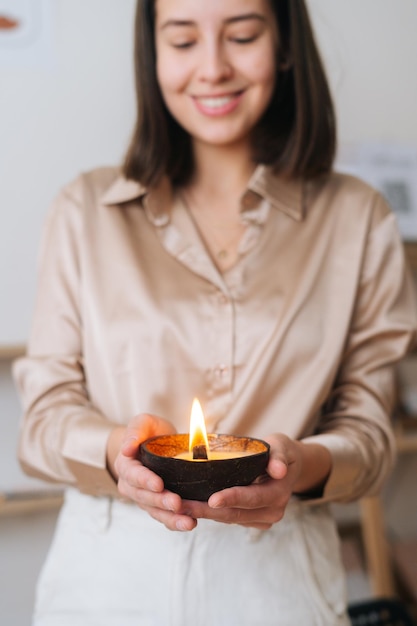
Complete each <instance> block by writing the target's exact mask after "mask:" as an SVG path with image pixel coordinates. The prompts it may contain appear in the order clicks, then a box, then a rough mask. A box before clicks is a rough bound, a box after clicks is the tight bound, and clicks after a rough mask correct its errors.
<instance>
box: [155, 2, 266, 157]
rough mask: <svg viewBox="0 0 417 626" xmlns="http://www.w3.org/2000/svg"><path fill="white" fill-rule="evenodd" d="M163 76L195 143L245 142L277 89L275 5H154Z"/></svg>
mask: <svg viewBox="0 0 417 626" xmlns="http://www.w3.org/2000/svg"><path fill="white" fill-rule="evenodd" d="M155 6H156V25H155V29H156V31H155V41H156V53H157V77H158V82H159V86H160V89H161V92H162V96H163V98H164V101H165V104H166V106H167V107H168V109H169V111H170V112H171V114H172V115H173V117H174V118H175V119H176V120H177V121H178V123H179V124H180V125H181V126H182V127H183V128H184V129H185V130H186V131H188V132H189V133H190V135H191V136H192V137H193V139H194V142H203V143H209V144H211V145H218V146H226V145H227V146H230V145H233V144H240V143H242V142H243V143H246V142H248V140H249V134H250V132H251V130H252V128H253V127H254V126H255V124H256V123H257V122H258V121H259V119H260V118H261V116H262V114H263V113H264V111H265V109H266V108H267V106H268V104H269V102H270V99H271V96H272V93H273V90H274V85H275V74H276V64H275V58H276V55H275V51H276V48H277V45H278V42H277V32H276V31H277V28H276V23H275V17H274V15H273V12H272V10H271V7H270V0H155Z"/></svg>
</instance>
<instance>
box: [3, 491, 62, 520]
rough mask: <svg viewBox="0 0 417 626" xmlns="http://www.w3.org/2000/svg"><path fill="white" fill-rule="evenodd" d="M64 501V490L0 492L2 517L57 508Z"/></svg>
mask: <svg viewBox="0 0 417 626" xmlns="http://www.w3.org/2000/svg"><path fill="white" fill-rule="evenodd" d="M62 503H63V493H62V491H56V492H55V491H51V492H50V493H48V492H47V491H45V492H44V491H41V492H38V491H33V492H26V493H18V492H17V493H11V494H1V493H0V517H12V516H14V515H24V514H27V513H37V512H41V511H50V510H57V509H59V508H60V506H61V505H62Z"/></svg>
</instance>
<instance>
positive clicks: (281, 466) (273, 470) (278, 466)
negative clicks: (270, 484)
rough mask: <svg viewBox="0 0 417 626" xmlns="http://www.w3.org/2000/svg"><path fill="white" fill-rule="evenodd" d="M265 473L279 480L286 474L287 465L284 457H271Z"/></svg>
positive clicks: (279, 455)
mask: <svg viewBox="0 0 417 626" xmlns="http://www.w3.org/2000/svg"><path fill="white" fill-rule="evenodd" d="M267 472H268V474H269V475H270V477H271V478H275V479H276V480H281V479H282V478H285V476H286V475H287V473H288V465H287V462H286V460H285V459H284V456H283V455H281V454H277V455H272V456H271V457H270V459H269V463H268V467H267Z"/></svg>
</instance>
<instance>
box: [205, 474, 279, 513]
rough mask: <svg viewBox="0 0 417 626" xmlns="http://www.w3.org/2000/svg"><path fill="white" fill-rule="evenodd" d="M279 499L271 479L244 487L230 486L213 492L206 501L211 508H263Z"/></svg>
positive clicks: (275, 486)
mask: <svg viewBox="0 0 417 626" xmlns="http://www.w3.org/2000/svg"><path fill="white" fill-rule="evenodd" d="M278 500H279V491H278V487H277V485H276V484H274V482H273V481H272V480H269V482H264V483H261V484H259V483H257V484H252V485H248V486H246V487H231V488H230V489H223V491H218V492H216V493H214V494H213V495H212V496H211V497H210V498H209V501H208V505H209V507H210V508H213V509H221V508H239V509H263V508H264V507H266V506H269V505H270V504H271V503H272V502H277V501H278Z"/></svg>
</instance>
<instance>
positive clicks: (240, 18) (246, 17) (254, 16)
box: [161, 13, 266, 30]
mask: <svg viewBox="0 0 417 626" xmlns="http://www.w3.org/2000/svg"><path fill="white" fill-rule="evenodd" d="M250 20H257V21H259V22H266V17H265V16H264V15H261V14H260V13H244V14H243V15H235V16H233V17H229V18H227V19H226V20H225V24H235V23H236V22H245V21H250ZM195 24H196V23H195V22H193V20H182V19H178V20H177V19H170V20H167V21H166V22H164V23H163V24H161V30H163V29H165V28H168V27H169V26H195Z"/></svg>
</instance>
